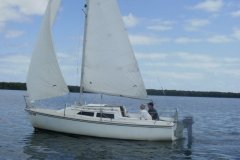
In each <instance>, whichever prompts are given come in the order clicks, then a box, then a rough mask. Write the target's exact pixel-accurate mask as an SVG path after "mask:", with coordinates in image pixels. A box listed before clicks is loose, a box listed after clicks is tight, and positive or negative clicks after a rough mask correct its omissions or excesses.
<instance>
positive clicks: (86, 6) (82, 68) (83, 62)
mask: <svg viewBox="0 0 240 160" xmlns="http://www.w3.org/2000/svg"><path fill="white" fill-rule="evenodd" d="M88 4H89V0H86V3H85V5H84V7H85V11H84V14H85V23H84V35H83V50H82V66H81V82H80V102H82V100H83V91H84V87H83V76H84V65H85V52H86V45H85V44H86V37H87V34H86V33H87V16H88V7H89V5H88Z"/></svg>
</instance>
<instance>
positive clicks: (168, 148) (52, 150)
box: [24, 130, 192, 159]
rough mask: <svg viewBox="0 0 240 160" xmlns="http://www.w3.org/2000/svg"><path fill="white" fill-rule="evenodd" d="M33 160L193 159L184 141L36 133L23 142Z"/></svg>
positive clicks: (25, 149)
mask: <svg viewBox="0 0 240 160" xmlns="http://www.w3.org/2000/svg"><path fill="white" fill-rule="evenodd" d="M24 142H25V146H24V153H25V154H27V155H28V156H29V157H30V159H140V158H141V159H181V158H185V159H191V154H192V151H191V148H187V147H186V146H187V145H186V144H185V141H184V140H179V141H175V142H149V141H127V140H114V139H104V138H93V137H86V136H75V135H63V134H60V133H55V132H46V131H41V130H37V131H34V132H33V133H32V134H30V135H29V136H27V137H26V138H25V139H24Z"/></svg>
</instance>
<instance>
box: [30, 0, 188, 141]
mask: <svg viewBox="0 0 240 160" xmlns="http://www.w3.org/2000/svg"><path fill="white" fill-rule="evenodd" d="M59 6H60V0H50V1H49V3H48V6H47V9H46V12H45V15H44V17H43V21H42V25H41V28H40V33H39V36H38V39H37V43H36V46H35V48H34V50H33V54H32V58H31V63H30V67H29V71H28V76H27V93H28V98H26V108H25V110H26V112H27V113H28V115H29V119H30V122H31V124H32V126H33V127H34V128H36V129H44V130H50V131H55V132H62V133H67V134H76V135H84V136H93V137H102V138H114V139H127V140H150V141H159V140H169V141H174V140H176V139H179V138H182V137H183V129H184V126H183V123H182V121H180V120H178V112H175V116H174V117H161V116H160V119H159V120H141V119H140V118H139V116H138V113H128V111H127V107H126V106H123V105H121V104H120V105H109V104H83V103H76V104H73V105H71V106H67V107H65V108H62V109H46V108H42V107H39V106H37V105H36V103H35V101H38V100H44V99H49V98H53V97H58V96H63V95H66V94H68V93H69V90H68V87H67V85H66V83H65V81H64V78H63V76H62V73H61V71H60V68H59V65H58V61H57V57H56V54H55V51H54V44H53V37H52V26H53V23H54V20H55V17H56V15H57V12H58V9H59ZM85 14H86V17H85V29H84V41H83V54H82V68H81V85H80V88H81V89H80V90H81V93H80V94H83V92H91V93H98V94H99V93H100V94H106V95H112V96H122V97H128V98H134V99H146V98H147V93H146V89H145V86H144V83H143V80H142V77H141V74H140V71H139V68H138V64H137V61H136V58H135V56H134V53H133V50H132V47H131V44H130V41H129V39H128V34H127V31H126V29H125V27H124V23H123V20H122V17H121V14H120V11H119V8H118V3H117V0H104V1H103V0H87V1H86V5H85Z"/></svg>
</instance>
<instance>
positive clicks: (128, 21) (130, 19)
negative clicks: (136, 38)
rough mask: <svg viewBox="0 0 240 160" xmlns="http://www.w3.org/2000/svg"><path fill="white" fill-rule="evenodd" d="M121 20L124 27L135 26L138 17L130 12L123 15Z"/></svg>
mask: <svg viewBox="0 0 240 160" xmlns="http://www.w3.org/2000/svg"><path fill="white" fill-rule="evenodd" d="M123 21H124V23H125V25H126V27H129V28H130V27H135V26H136V25H137V24H138V23H139V20H138V18H137V17H135V16H133V14H132V13H129V14H128V15H127V16H123Z"/></svg>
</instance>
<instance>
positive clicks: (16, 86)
mask: <svg viewBox="0 0 240 160" xmlns="http://www.w3.org/2000/svg"><path fill="white" fill-rule="evenodd" d="M26 88H27V87H26V83H17V82H0V89H8V90H26ZM68 88H69V91H70V92H79V90H80V88H79V86H68ZM147 93H148V95H154V96H187V97H225V98H240V93H231V92H202V91H177V90H156V89H147Z"/></svg>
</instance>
